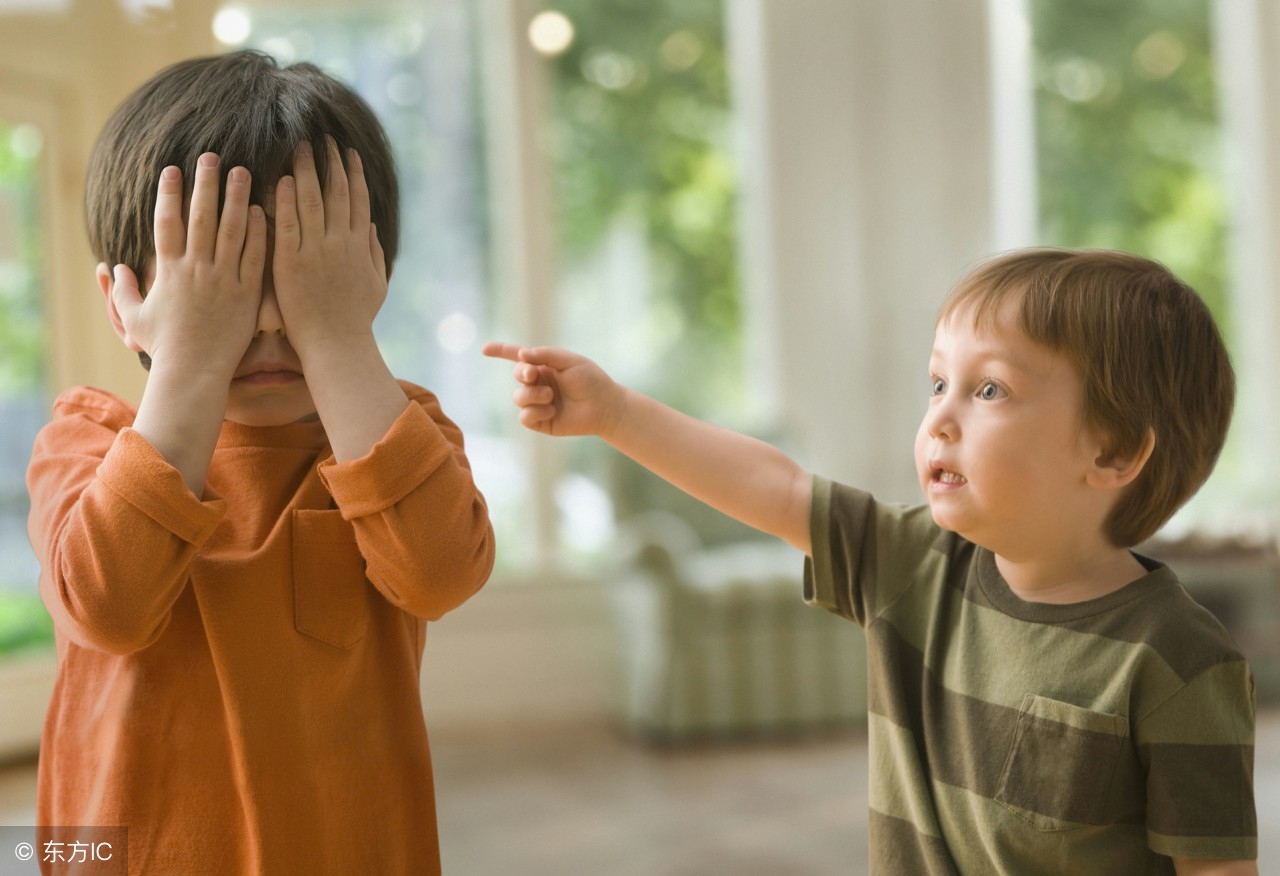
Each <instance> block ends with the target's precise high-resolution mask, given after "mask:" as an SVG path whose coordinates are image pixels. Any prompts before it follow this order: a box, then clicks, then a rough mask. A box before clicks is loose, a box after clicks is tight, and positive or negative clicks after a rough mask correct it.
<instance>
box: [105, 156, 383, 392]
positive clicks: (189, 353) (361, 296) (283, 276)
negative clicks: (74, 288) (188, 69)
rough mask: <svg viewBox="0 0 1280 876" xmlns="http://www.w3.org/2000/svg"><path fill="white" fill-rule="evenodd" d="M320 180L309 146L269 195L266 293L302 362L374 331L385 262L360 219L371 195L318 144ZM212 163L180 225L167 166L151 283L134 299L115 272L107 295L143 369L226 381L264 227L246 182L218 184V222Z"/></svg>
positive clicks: (258, 275)
mask: <svg viewBox="0 0 1280 876" xmlns="http://www.w3.org/2000/svg"><path fill="white" fill-rule="evenodd" d="M327 145H328V151H329V154H328V173H327V179H326V181H325V182H326V184H325V187H324V189H323V190H322V189H321V187H320V182H319V178H318V176H317V174H316V165H315V160H314V157H313V156H312V153H311V148H310V145H309V144H307V143H305V142H304V143H302V144H300V145H299V147H298V149H297V151H296V152H295V155H294V174H293V176H284V177H281V178H280V180H278V181H277V183H276V187H275V240H274V243H275V251H274V255H273V257H272V285H273V287H274V294H275V298H276V303H277V305H278V307H279V309H280V315H281V319H282V321H283V323H284V325H285V328H286V333H287V337H288V339H289V341H290V342H291V343H292V344H293V346H294V349H295V350H296V351H297V353H298V355H299V356H300V357H301V358H302V359H303V361H304V365H305V361H306V358H307V357H308V356H309V355H311V354H313V353H315V352H318V351H322V350H324V349H326V348H329V349H340V348H341V344H342V342H343V341H344V340H345V339H348V338H359V337H363V336H367V335H369V334H371V332H372V325H373V318H374V316H375V315H376V314H377V312H378V309H379V308H380V307H381V306H382V302H383V300H384V299H385V298H386V294H387V272H386V261H385V259H384V256H383V251H382V246H381V244H380V243H379V242H378V236H377V231H376V229H375V228H374V226H373V224H372V223H371V222H370V218H369V189H368V185H367V183H366V181H365V177H364V170H363V166H362V165H361V163H360V158H359V156H358V155H357V154H356V152H355V151H354V150H348V152H347V168H346V169H345V170H344V168H343V165H342V161H341V159H340V156H339V154H338V147H337V144H336V143H334V141H333V140H332V139H329V140H328V144H327ZM220 176H221V169H220V166H219V160H218V157H217V156H216V155H214V154H213V153H205V154H204V155H202V156H201V157H200V160H199V162H198V164H197V167H196V175H195V181H194V185H193V189H192V194H191V204H190V208H189V210H188V219H187V220H186V223H185V225H184V222H183V217H182V202H183V184H182V174H181V172H180V171H179V170H178V168H176V167H166V168H165V169H164V171H163V172H162V173H161V175H160V184H159V191H158V194H157V197H156V212H155V242H156V263H155V280H154V282H153V283H152V285H151V289H150V292H149V293H148V294H147V295H146V297H145V298H144V297H143V296H142V294H141V292H140V291H139V285H138V278H137V277H136V276H135V275H134V273H133V272H132V271H131V270H130V269H129V268H128V267H126V266H124V265H118V266H117V267H116V269H115V274H114V283H113V285H112V290H111V295H112V301H113V303H114V305H115V308H116V312H117V313H118V314H119V317H120V323H121V326H122V328H123V331H124V339H125V343H126V344H128V345H129V347H130V348H131V349H134V350H138V351H143V352H146V353H147V354H148V355H149V356H150V357H151V359H152V362H153V367H155V365H157V364H160V365H162V367H167V366H168V365H169V364H170V363H179V364H180V365H188V366H190V367H194V368H200V369H204V370H209V369H216V370H217V372H218V373H225V376H226V377H227V379H228V380H230V378H231V376H232V374H233V373H234V372H235V369H236V367H237V366H238V365H239V363H240V361H241V359H242V357H243V356H244V354H245V351H246V350H247V349H248V347H249V344H250V342H251V341H252V340H253V337H254V335H255V334H256V332H257V330H258V315H259V310H260V308H261V305H262V296H263V275H264V271H265V268H266V262H267V217H266V215H265V213H264V211H263V209H262V208H261V207H259V206H258V205H256V204H255V205H252V206H251V205H250V204H249V191H250V185H251V177H250V175H249V171H248V170H246V169H245V168H243V167H236V168H233V169H232V170H231V171H230V172H229V173H228V174H227V187H226V196H225V200H224V204H223V208H222V213H221V216H220V217H219V214H218V188H219V180H220Z"/></svg>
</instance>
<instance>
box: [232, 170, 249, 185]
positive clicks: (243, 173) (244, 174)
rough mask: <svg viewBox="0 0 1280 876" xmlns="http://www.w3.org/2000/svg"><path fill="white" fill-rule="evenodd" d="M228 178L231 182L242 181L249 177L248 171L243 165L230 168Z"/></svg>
mask: <svg viewBox="0 0 1280 876" xmlns="http://www.w3.org/2000/svg"><path fill="white" fill-rule="evenodd" d="M229 178H230V179H231V181H232V182H235V183H242V182H244V181H245V180H247V179H248V178H249V171H247V170H245V169H244V168H243V167H235V168H232V170H231V173H230V174H229Z"/></svg>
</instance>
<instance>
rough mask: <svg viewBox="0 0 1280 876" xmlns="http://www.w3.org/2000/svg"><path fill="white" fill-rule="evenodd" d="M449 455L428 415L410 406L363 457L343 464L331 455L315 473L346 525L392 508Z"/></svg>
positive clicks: (445, 441) (449, 449)
mask: <svg viewBox="0 0 1280 876" xmlns="http://www.w3.org/2000/svg"><path fill="white" fill-rule="evenodd" d="M452 455H453V446H452V445H451V444H450V443H449V440H448V439H447V438H445V436H444V433H443V432H441V431H440V427H439V426H437V425H436V423H435V421H434V420H432V419H431V415H430V414H428V413H427V412H426V411H425V410H424V409H423V408H422V406H421V405H419V404H417V403H416V402H409V404H408V406H407V407H406V408H405V409H404V411H403V412H402V413H401V414H400V416H399V417H397V418H396V421H395V422H394V423H392V424H391V428H390V429H388V430H387V434H386V435H383V436H382V439H381V440H379V441H378V443H377V444H375V445H373V448H372V449H371V450H370V451H369V452H368V453H367V454H365V455H364V456H362V457H360V458H359V459H352V460H348V461H347V462H338V461H337V460H335V459H334V458H333V457H332V456H330V457H329V458H328V459H326V460H325V461H324V462H322V463H320V466H319V468H318V472H319V475H320V480H321V482H322V483H324V485H325V488H326V489H327V490H328V491H329V494H330V495H332V496H333V498H334V501H336V502H337V503H338V508H339V510H341V512H342V516H343V517H344V518H345V519H347V520H351V519H353V518H356V517H364V516H367V515H369V514H378V513H380V512H382V511H385V510H386V509H387V508H390V507H391V506H392V505H395V504H396V503H397V502H399V501H400V500H401V499H403V498H404V497H405V496H407V495H409V493H411V492H413V491H414V490H415V489H417V488H418V486H419V485H420V484H421V483H422V482H423V481H425V480H426V479H427V478H428V477H430V476H431V474H432V473H433V472H434V471H435V470H436V469H438V468H439V467H440V466H441V465H442V464H443V463H444V461H445V460H447V459H448V458H449V457H450V456H452Z"/></svg>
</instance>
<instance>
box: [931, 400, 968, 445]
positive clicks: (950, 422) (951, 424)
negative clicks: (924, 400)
mask: <svg viewBox="0 0 1280 876" xmlns="http://www.w3.org/2000/svg"><path fill="white" fill-rule="evenodd" d="M924 427H925V431H927V432H928V433H929V437H930V438H937V439H939V440H945V441H954V440H955V439H956V438H957V437H959V435H960V426H959V424H958V423H957V422H956V418H955V411H954V410H953V409H952V405H951V403H950V402H949V400H948V399H947V397H945V396H944V397H942V398H940V399H938V400H937V401H935V402H933V403H932V404H930V405H929V409H928V410H926V411H925V412H924Z"/></svg>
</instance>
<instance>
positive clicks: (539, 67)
mask: <svg viewBox="0 0 1280 876" xmlns="http://www.w3.org/2000/svg"><path fill="white" fill-rule="evenodd" d="M538 8H539V7H538V4H537V3H536V2H535V0H483V2H481V3H480V26H481V33H480V50H481V58H482V63H483V69H484V75H483V76H482V81H483V84H484V106H485V130H486V138H485V139H486V142H487V143H488V155H487V159H488V161H487V166H488V174H489V192H490V198H489V211H490V217H491V218H490V230H491V232H492V234H493V270H494V279H495V285H496V288H497V298H498V300H499V301H509V302H513V312H512V323H513V324H512V326H511V328H512V330H513V331H514V332H515V333H516V336H515V337H514V338H512V340H516V341H519V342H521V343H529V344H546V343H550V342H552V341H553V332H552V327H551V313H552V292H553V289H554V286H555V273H556V267H555V239H554V227H555V222H554V210H553V206H552V201H551V182H550V169H549V167H548V158H547V155H548V150H547V149H546V148H545V141H544V131H545V127H544V125H545V120H546V118H547V110H546V102H547V93H546V92H547V83H546V75H547V71H546V68H545V64H544V62H543V60H542V59H541V58H539V57H538V56H537V54H536V53H535V52H534V50H533V48H532V46H531V45H530V43H529V39H528V33H527V31H528V26H529V20H530V19H531V18H532V17H533V15H534V14H535V13H536V12H537V9H538ZM519 440H520V441H521V442H522V449H523V451H524V457H525V461H526V465H527V468H528V470H529V471H530V472H531V473H532V476H531V487H530V495H529V501H530V505H531V515H530V516H531V519H532V526H533V527H534V529H535V530H536V532H535V534H534V541H533V550H534V565H535V566H536V568H537V569H538V570H539V571H542V570H546V569H549V568H550V567H551V565H552V563H553V557H554V553H555V544H556V541H557V538H558V536H557V531H556V530H557V525H558V521H559V512H558V511H557V510H556V507H555V500H554V489H555V482H556V479H557V477H558V469H559V463H560V460H561V456H560V453H559V449H558V448H556V447H555V446H553V442H550V441H547V440H546V439H545V438H541V436H536V435H534V434H533V433H532V432H527V431H526V430H524V429H521V430H520V438H519Z"/></svg>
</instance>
